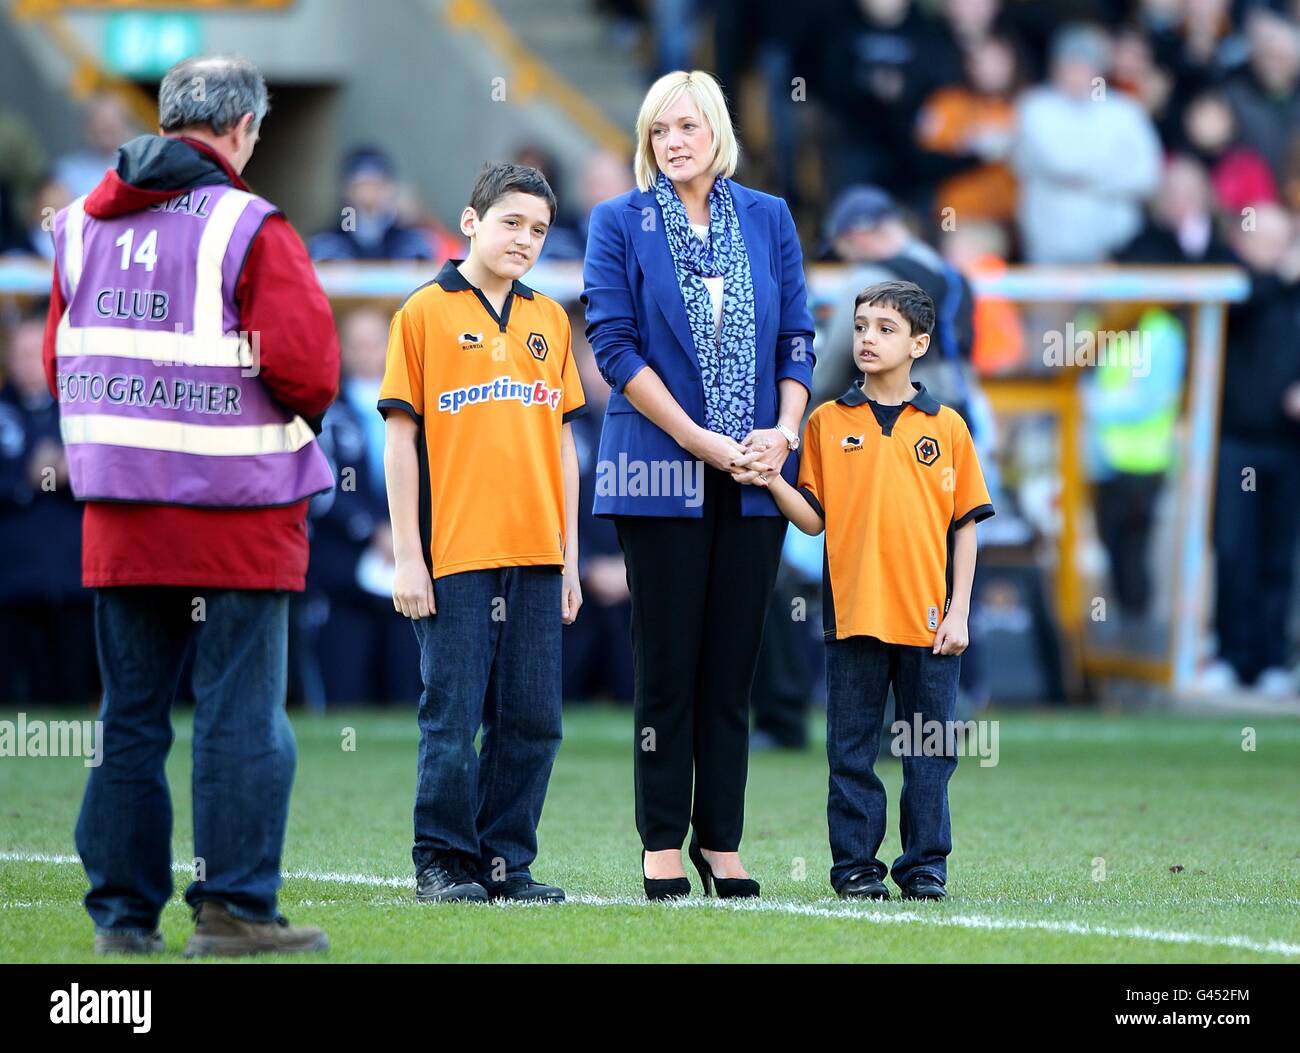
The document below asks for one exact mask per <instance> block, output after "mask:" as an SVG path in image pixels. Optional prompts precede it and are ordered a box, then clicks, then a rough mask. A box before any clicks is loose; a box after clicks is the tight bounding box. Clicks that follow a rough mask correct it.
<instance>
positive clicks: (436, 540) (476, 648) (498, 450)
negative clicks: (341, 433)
mask: <svg viewBox="0 0 1300 1053" xmlns="http://www.w3.org/2000/svg"><path fill="white" fill-rule="evenodd" d="M554 218H555V195H554V194H553V193H552V191H551V188H550V186H549V185H548V184H547V182H546V179H545V177H543V175H542V174H541V172H539V171H538V170H537V169H535V168H527V167H523V166H520V165H511V164H498V165H488V166H485V167H484V169H483V171H482V173H481V174H480V175H479V178H478V182H477V183H476V184H475V185H474V191H473V194H472V195H471V197H470V203H469V205H468V206H467V207H466V208H465V210H464V212H462V213H461V220H460V229H461V233H462V234H464V235H465V236H466V237H467V238H469V241H470V250H469V255H468V257H467V258H466V259H465V260H450V261H449V262H448V263H447V264H446V265H445V266H444V267H443V268H442V270H441V271H440V272H439V274H438V276H437V277H436V278H435V279H434V280H433V281H431V282H429V283H428V284H426V285H423V286H421V287H420V288H419V289H417V290H416V291H415V292H414V293H412V294H411V296H410V297H409V298H408V299H407V301H406V303H404V304H403V305H402V307H401V309H400V310H399V311H398V312H397V314H396V315H394V316H393V321H392V325H391V327H390V329H389V337H388V363H387V367H386V369H385V372H384V381H383V385H382V386H381V388H380V392H379V412H380V413H382V414H383V415H384V417H385V419H386V421H387V424H386V441H385V449H384V472H385V477H386V480H387V486H388V505H389V512H390V518H391V521H392V529H393V549H394V557H395V560H396V577H395V580H394V583H393V606H394V607H395V608H396V609H397V610H398V611H400V612H401V613H402V614H403V615H405V616H406V617H408V618H412V619H414V621H413V622H412V624H413V626H414V628H415V635H416V637H417V638H418V640H419V642H420V674H421V678H422V680H423V682H424V690H423V692H422V693H421V695H420V709H419V724H420V754H419V767H418V785H417V789H416V800H415V846H414V848H413V850H412V859H413V860H414V863H415V871H416V898H417V899H419V900H422V901H435V900H477V901H483V900H487V899H489V898H492V899H498V898H499V899H517V900H542V901H559V900H563V899H564V893H563V891H561V890H560V889H558V888H556V887H554V886H552V885H543V884H540V883H538V882H535V881H534V880H533V879H532V875H531V873H530V871H529V867H530V865H531V864H532V862H533V859H534V858H535V857H536V855H537V823H538V820H539V819H540V817H541V812H542V802H543V800H544V799H545V796H546V785H547V782H548V781H549V779H550V775H551V766H552V764H553V763H554V760H555V754H556V751H557V750H558V749H559V745H560V625H561V622H563V623H565V624H569V623H571V622H573V620H574V618H576V617H577V613H578V607H579V606H580V605H581V603H582V594H581V590H580V589H579V586H578V569H577V568H578V534H577V511H578V459H577V453H576V450H575V447H574V444H573V436H572V429H571V426H570V425H569V423H568V422H569V421H570V420H571V419H572V418H573V417H574V416H576V415H577V414H578V413H579V412H580V411H581V410H582V408H583V406H584V405H585V401H586V400H585V398H584V397H583V392H582V384H581V382H580V380H579V379H578V367H577V363H576V362H575V361H574V358H573V356H572V355H571V354H570V349H569V335H570V334H569V319H568V316H567V315H566V314H565V311H564V309H563V308H562V307H561V306H560V305H559V304H557V303H556V302H555V301H554V300H551V299H548V298H547V297H545V296H542V295H541V294H540V293H536V292H534V291H533V290H532V289H530V288H528V286H526V285H524V284H522V283H521V282H520V281H519V278H520V277H522V276H523V275H524V274H526V273H527V272H528V270H529V268H531V267H532V265H533V263H534V262H535V261H536V259H537V256H538V254H539V253H540V252H541V249H542V244H543V242H544V241H545V239H546V233H547V229H548V228H549V226H550V224H551V223H552V222H553V220H554ZM480 726H481V727H482V731H483V739H482V749H481V751H480V752H479V753H478V754H476V753H475V751H474V736H475V735H476V734H477V732H478V731H479V728H480Z"/></svg>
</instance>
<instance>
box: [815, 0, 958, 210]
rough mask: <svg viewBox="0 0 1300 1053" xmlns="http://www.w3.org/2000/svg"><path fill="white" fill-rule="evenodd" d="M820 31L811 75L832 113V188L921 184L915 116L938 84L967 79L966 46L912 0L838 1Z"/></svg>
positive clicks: (893, 188) (827, 138)
mask: <svg viewBox="0 0 1300 1053" xmlns="http://www.w3.org/2000/svg"><path fill="white" fill-rule="evenodd" d="M814 36H815V39H817V41H818V48H819V51H818V56H819V58H820V63H819V66H818V67H817V68H816V69H814V70H810V71H809V74H810V78H809V79H810V88H811V89H812V90H813V91H814V92H815V94H816V96H817V98H818V99H819V101H820V102H822V103H823V104H824V106H825V107H826V109H827V111H828V116H829V117H830V121H829V124H830V127H829V128H828V129H827V134H826V135H824V137H823V139H824V142H825V144H826V157H825V168H826V183H827V191H828V193H829V194H831V195H836V194H839V193H840V192H841V191H843V190H844V189H845V188H846V187H848V186H850V185H852V184H854V183H863V182H865V183H875V184H878V185H879V186H882V187H884V188H885V189H886V190H888V191H890V192H892V193H894V194H895V195H898V196H900V197H901V196H903V195H910V194H912V193H914V192H916V191H917V190H918V189H919V190H922V191H923V190H924V189H925V188H924V186H918V185H917V182H916V180H915V177H914V169H915V167H916V163H917V159H916V151H915V148H914V147H913V145H912V144H913V142H914V130H915V127H916V117H917V114H918V113H919V112H920V109H921V105H922V103H923V102H924V101H925V100H926V98H927V97H928V96H930V95H931V94H932V93H933V92H934V91H935V89H937V88H938V87H939V86H940V85H943V84H951V83H955V82H957V81H958V80H960V79H961V53H960V51H958V50H957V48H956V46H955V44H953V43H952V42H951V40H950V39H949V38H948V37H947V36H946V35H945V34H944V32H943V30H942V27H941V26H940V25H939V24H938V23H937V22H936V21H935V20H934V19H933V18H931V17H930V16H929V15H927V14H925V13H924V12H923V11H921V10H920V9H919V8H918V7H916V6H915V5H913V4H912V3H911V2H910V0H857V2H855V3H842V4H835V5H834V10H833V11H832V12H828V13H827V14H826V15H824V16H823V17H822V19H821V21H820V23H819V24H818V27H817V29H816V30H815V32H814ZM868 127H869V128H870V134H864V129H866V128H868Z"/></svg>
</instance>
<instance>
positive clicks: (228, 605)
mask: <svg viewBox="0 0 1300 1053" xmlns="http://www.w3.org/2000/svg"><path fill="white" fill-rule="evenodd" d="M200 597H201V598H202V600H203V603H204V607H203V608H200V607H198V606H197V605H196V604H195V600H196V599H198V598H200ZM200 615H202V617H200ZM288 630H289V597H288V594H287V593H283V592H259V591H253V590H243V589H215V590H203V589H189V588H186V589H181V588H154V587H134V588H113V589H99V590H97V591H96V593H95V642H96V645H97V647H98V649H99V665H100V671H101V674H102V676H103V681H104V701H103V706H102V708H101V709H100V713H99V718H100V720H102V721H103V722H104V730H103V763H102V764H101V765H100V766H99V767H98V768H92V769H91V772H90V780H89V782H88V783H87V784H86V794H85V797H84V799H83V800H82V803H81V815H80V817H79V818H78V819H77V835H76V837H77V851H78V852H79V853H80V854H81V860H82V863H83V864H84V865H85V868H86V876H87V877H88V878H89V879H90V891H89V892H88V893H87V894H86V909H87V910H88V911H89V912H90V916H91V918H92V920H93V921H94V922H95V927H96V929H97V930H98V931H100V932H107V931H109V930H112V931H114V932H128V931H135V932H152V931H153V930H154V929H155V928H157V926H158V917H159V915H160V914H161V912H162V909H163V906H164V905H165V904H166V903H167V900H168V899H169V898H170V897H171V894H172V870H171V862H172V858H171V838H172V802H171V792H170V790H169V788H168V785H167V776H166V773H165V771H164V765H165V763H166V760H167V753H168V750H170V748H171V744H172V738H173V734H172V725H171V708H172V703H173V702H174V701H175V698H176V691H177V688H178V687H179V684H180V678H181V668H182V665H183V664H184V661H185V657H186V652H187V651H188V650H189V648H191V647H193V649H194V670H193V678H192V681H191V686H192V687H193V691H194V700H195V705H194V770H193V781H192V795H193V805H194V855H195V862H194V866H195V876H196V880H195V881H193V882H192V883H191V884H190V886H189V887H188V888H187V889H186V890H185V899H186V901H187V902H188V903H189V904H190V905H191V906H197V905H198V904H199V903H200V902H202V901H203V900H216V901H218V902H221V903H223V904H224V905H225V906H226V907H227V909H228V910H229V911H230V912H231V913H232V914H235V915H238V916H241V917H244V918H247V919H249V920H251V921H270V920H272V919H273V918H274V917H275V916H276V907H275V897H276V892H277V890H278V889H279V887H280V854H281V851H282V849H283V846H284V829H285V823H286V821H287V819H288V814H289V792H290V790H291V788H292V786H293V773H294V767H295V764H296V760H297V752H296V747H295V745H294V739H293V729H292V728H291V727H290V725H289V718H288V717H287V716H286V715H285V711H284V701H285V686H286V677H287V671H288V654H287V647H288Z"/></svg>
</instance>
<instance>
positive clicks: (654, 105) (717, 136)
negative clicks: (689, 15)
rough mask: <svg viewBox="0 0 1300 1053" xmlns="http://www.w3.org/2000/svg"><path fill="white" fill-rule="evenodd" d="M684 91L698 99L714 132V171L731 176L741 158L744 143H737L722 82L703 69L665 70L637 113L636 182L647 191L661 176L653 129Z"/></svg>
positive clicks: (698, 103)
mask: <svg viewBox="0 0 1300 1053" xmlns="http://www.w3.org/2000/svg"><path fill="white" fill-rule="evenodd" d="M682 92H686V93H687V94H688V95H690V97H691V99H692V100H694V102H695V105H696V107H698V108H699V111H700V116H701V117H703V118H704V123H705V124H707V125H708V126H709V129H710V130H711V131H712V132H713V157H712V158H711V159H710V162H709V171H710V172H711V174H712V175H714V176H715V177H716V176H719V175H723V176H727V177H728V178H730V177H731V174H732V173H733V172H734V171H735V170H736V164H737V163H738V162H739V160H740V146H739V145H738V144H737V143H736V133H735V131H734V130H733V129H732V127H731V113H730V112H729V111H728V110H727V100H726V99H725V98H724V97H723V95H722V88H721V86H719V84H718V82H717V81H716V80H714V79H713V77H712V76H711V75H710V74H708V73H706V72H704V70H702V69H694V70H691V71H690V72H689V73H688V72H686V71H685V70H680V69H679V70H677V71H676V72H675V73H665V74H664V75H663V76H662V77H660V78H659V79H658V80H657V81H655V82H654V83H653V84H651V85H650V90H649V91H648V92H646V96H645V99H644V100H643V101H642V103H641V110H640V112H639V113H638V114H637V115H636V157H635V159H634V162H633V168H634V170H635V172H636V185H637V186H638V187H639V188H640V189H641V190H643V191H645V190H649V189H650V188H651V187H652V186H654V184H655V180H656V179H658V177H659V166H658V165H657V164H656V163H655V151H654V147H653V146H652V145H651V143H650V129H651V127H652V126H653V125H654V123H655V121H656V120H658V119H659V115H660V114H662V113H663V112H664V110H666V109H668V108H669V107H670V106H672V105H673V103H675V102H676V101H677V99H678V97H679V96H680V95H681V94H682Z"/></svg>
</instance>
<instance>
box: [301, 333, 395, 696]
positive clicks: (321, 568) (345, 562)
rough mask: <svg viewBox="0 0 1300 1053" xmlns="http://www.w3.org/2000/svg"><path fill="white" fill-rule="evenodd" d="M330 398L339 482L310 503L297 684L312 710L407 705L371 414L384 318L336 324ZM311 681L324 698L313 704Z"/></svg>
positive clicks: (326, 434) (328, 428)
mask: <svg viewBox="0 0 1300 1053" xmlns="http://www.w3.org/2000/svg"><path fill="white" fill-rule="evenodd" d="M339 334H340V338H341V339H340V345H341V351H342V363H343V370H342V379H341V382H340V385H339V398H338V401H337V402H335V403H334V405H332V406H331V407H330V408H329V411H328V412H327V413H326V414H325V426H324V430H323V431H322V432H321V437H320V444H321V449H322V450H324V451H325V455H326V457H328V458H329V460H330V463H331V466H332V467H333V469H334V476H335V478H336V479H338V481H339V484H338V486H337V487H336V488H335V490H334V491H333V492H332V493H328V494H323V495H321V496H320V497H317V498H314V499H313V502H312V519H311V527H312V538H311V564H310V567H309V568H308V573H307V587H308V590H309V592H310V593H311V596H310V598H309V600H308V609H309V610H311V611H313V612H314V616H313V617H312V619H311V620H312V621H313V622H323V624H320V625H319V627H318V629H317V631H316V634H315V637H316V638H315V641H314V643H313V644H312V645H311V650H312V653H313V654H314V655H315V658H316V664H317V667H318V669H319V678H316V677H310V676H307V677H304V685H305V689H306V690H307V693H308V702H309V703H311V704H313V706H314V707H317V708H319V707H321V706H322V705H323V704H329V705H339V704H343V705H355V704H357V703H370V702H410V703H414V702H415V700H416V699H417V698H418V697H419V694H420V678H419V657H420V654H419V647H418V646H417V644H416V640H415V638H414V636H412V634H411V632H410V630H409V628H408V627H407V626H406V625H405V624H404V623H403V622H402V620H401V619H400V618H394V617H393V601H392V576H393V537H392V531H391V529H390V527H389V524H388V491H387V489H386V488H385V486H384V419H383V418H382V417H381V416H380V415H379V414H378V413H376V412H375V410H374V408H375V404H376V403H377V402H378V401H379V385H380V382H381V381H382V380H383V378H384V360H385V355H386V353H387V350H388V317H387V316H386V315H384V314H382V313H381V312H380V311H378V310H376V309H375V308H372V307H361V308H357V309H356V310H354V311H352V312H351V313H349V314H347V315H346V316H345V317H344V318H343V322H342V324H341V325H340V326H339ZM313 683H319V684H320V690H321V691H323V696H324V697H323V698H319V699H318V698H313V697H312V685H313Z"/></svg>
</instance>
